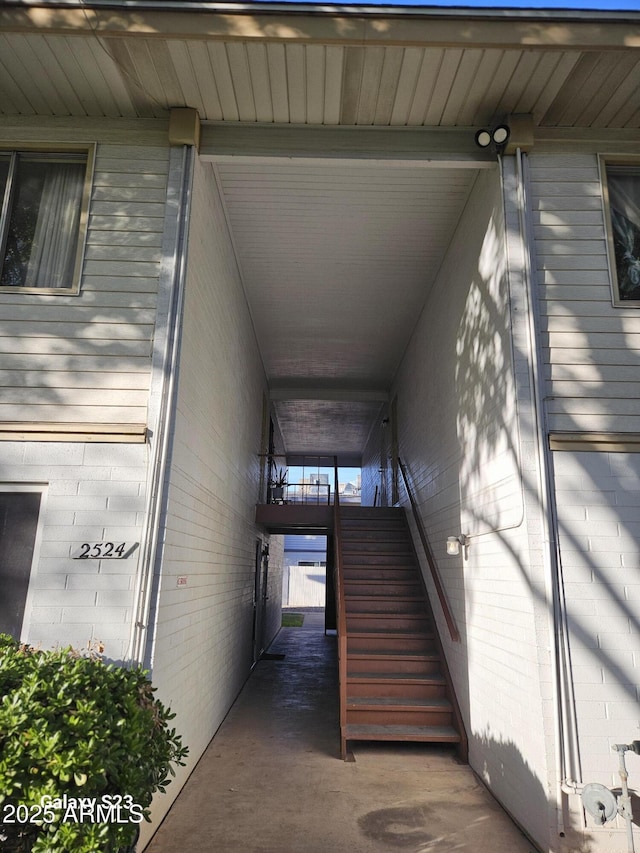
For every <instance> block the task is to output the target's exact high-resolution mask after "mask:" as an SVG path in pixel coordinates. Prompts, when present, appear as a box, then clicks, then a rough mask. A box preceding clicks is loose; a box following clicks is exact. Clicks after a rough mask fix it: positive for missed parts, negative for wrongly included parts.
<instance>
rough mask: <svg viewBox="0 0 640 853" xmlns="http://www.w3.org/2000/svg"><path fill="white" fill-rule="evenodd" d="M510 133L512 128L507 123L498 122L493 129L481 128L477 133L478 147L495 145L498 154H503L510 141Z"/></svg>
mask: <svg viewBox="0 0 640 853" xmlns="http://www.w3.org/2000/svg"><path fill="white" fill-rule="evenodd" d="M510 135H511V129H510V128H509V125H507V124H498V125H496V127H494V128H493V130H487V128H482V130H479V131H478V132H477V133H476V136H475V140H476V145H477V146H478V148H488V147H489V146H490V145H494V146H495V149H496V152H497V153H498V154H502V152H503V151H504V149H505V147H506V145H507V142H508V141H509V136H510Z"/></svg>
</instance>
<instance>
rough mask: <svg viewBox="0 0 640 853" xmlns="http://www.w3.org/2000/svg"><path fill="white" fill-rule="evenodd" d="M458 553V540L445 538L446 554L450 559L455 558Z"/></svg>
mask: <svg viewBox="0 0 640 853" xmlns="http://www.w3.org/2000/svg"><path fill="white" fill-rule="evenodd" d="M459 553H460V540H459V539H458V537H457V536H448V537H447V554H449V556H450V557H457V556H458V554H459Z"/></svg>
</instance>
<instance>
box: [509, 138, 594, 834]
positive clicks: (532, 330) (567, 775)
mask: <svg viewBox="0 0 640 853" xmlns="http://www.w3.org/2000/svg"><path fill="white" fill-rule="evenodd" d="M515 159H516V181H517V204H518V213H519V218H520V239H521V242H522V247H523V255H524V264H523V273H524V279H525V288H526V294H527V300H528V308H529V310H528V311H527V317H528V323H529V340H530V342H531V355H532V359H531V371H532V380H533V390H534V404H535V419H536V442H537V446H538V458H539V460H540V469H539V494H540V500H541V503H542V507H541V509H542V517H543V531H544V534H543V535H544V549H543V554H544V565H545V574H546V579H545V584H546V587H547V594H548V595H549V597H550V599H551V602H552V612H551V613H550V614H549V617H550V640H551V668H552V682H553V691H554V702H553V710H554V731H555V735H556V742H557V745H558V748H557V751H556V798H557V801H556V811H557V828H558V834H559V835H560V836H564V830H565V825H564V813H563V793H576V792H577V791H578V790H579V788H580V787H581V782H580V780H581V769H580V752H579V745H578V740H577V726H576V714H575V699H574V695H573V685H572V684H571V679H570V672H569V645H568V630H567V629H568V623H567V613H566V607H565V601H564V593H563V587H562V570H561V562H560V557H559V550H558V538H557V530H558V515H557V507H556V502H555V489H554V480H553V459H552V455H551V450H550V449H549V446H548V444H547V441H546V436H547V432H548V431H547V421H546V412H545V407H544V404H543V397H542V391H541V387H542V386H541V377H542V375H543V370H542V357H541V353H540V349H539V347H538V346H537V340H538V336H537V331H538V329H539V319H538V304H537V296H536V293H535V291H534V281H533V277H532V274H531V270H532V268H533V265H532V259H531V245H532V240H533V228H532V223H531V216H530V213H529V205H528V203H527V201H528V192H527V189H528V171H527V169H528V164H527V161H526V157H525V156H524V155H523V153H522V151H521V150H520V149H519V148H518V149H517V150H516V155H515Z"/></svg>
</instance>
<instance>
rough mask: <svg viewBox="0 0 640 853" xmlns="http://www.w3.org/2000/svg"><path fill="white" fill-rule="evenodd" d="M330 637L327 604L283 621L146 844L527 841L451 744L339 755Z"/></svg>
mask: <svg viewBox="0 0 640 853" xmlns="http://www.w3.org/2000/svg"><path fill="white" fill-rule="evenodd" d="M335 646H336V638H335V636H331V635H329V636H325V633H324V614H323V613H322V612H317V611H316V612H306V613H305V621H304V625H303V627H301V628H283V629H282V630H281V631H280V633H279V635H278V637H277V638H276V640H275V642H274V644H273V645H272V647H271V648H270V649H269V653H270V656H269V657H268V658H265V659H263V660H261V661H260V662H259V663H258V665H257V666H256V668H255V670H254V672H253V674H252V675H251V677H250V679H249V681H248V682H247V684H246V686H245V688H244V690H243V691H242V693H241V694H240V696H239V697H238V699H237V701H236V703H235V704H234V706H233V707H232V709H231V711H230V713H229V714H228V716H227V718H226V720H225V721H224V723H223V724H222V726H221V727H220V729H219V731H218V733H217V734H216V736H215V738H214V739H213V740H212V742H211V744H210V745H209V747H208V749H207V751H206V752H205V754H204V755H203V757H202V759H201V760H200V762H199V764H198V766H197V767H196V769H195V771H194V772H193V774H192V776H191V778H190V779H189V781H188V783H187V784H186V786H185V788H184V789H183V791H182V793H181V794H180V796H179V797H178V799H177V800H176V802H175V803H174V805H173V807H172V809H171V811H170V812H169V814H168V816H167V817H166V819H165V821H164V822H163V824H162V825H161V827H160V829H159V830H158V832H157V833H156V835H155V837H154V839H153V840H152V841H151V843H150V844H149V845H148V846H147V848H146V853H175V851H177V850H180V851H181V853H209V851H211V853H231V851H242V853H330V852H331V853H342V851H344V853H347V851H348V853H390V852H392V851H394V850H398V851H404V853H432V852H433V851H437V853H453V851H456V853H457V851H469V853H471V851H473V853H534V852H535V848H534V846H533V845H532V844H531V843H530V842H529V841H528V840H527V839H526V838H525V837H524V836H523V835H522V834H521V833H520V831H519V830H518V828H517V827H516V826H515V825H514V824H513V823H512V821H511V820H510V819H509V817H508V816H507V815H506V814H505V812H504V811H503V810H502V809H501V808H500V806H499V805H498V804H497V803H496V801H495V800H494V799H493V798H492V797H491V795H490V794H489V793H488V792H487V790H486V789H485V788H484V786H483V785H482V784H480V783H479V782H478V780H477V779H476V777H475V776H474V774H473V772H472V771H471V769H470V768H469V767H468V766H465V765H461V764H459V763H458V762H457V760H456V757H455V748H454V747H453V746H451V747H449V746H435V745H432V744H402V743H400V744H394V743H391V744H382V743H378V744H368V743H366V742H356V743H354V744H353V756H354V758H355V761H354V762H343V761H341V760H340V758H339V754H340V738H339V730H338V693H337V666H336V647H335ZM280 655H283V656H284V657H279V656H280Z"/></svg>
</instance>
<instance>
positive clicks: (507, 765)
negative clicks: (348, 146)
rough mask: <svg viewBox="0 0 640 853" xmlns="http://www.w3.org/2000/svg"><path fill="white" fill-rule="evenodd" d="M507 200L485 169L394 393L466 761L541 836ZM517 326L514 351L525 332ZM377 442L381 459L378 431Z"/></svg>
mask: <svg viewBox="0 0 640 853" xmlns="http://www.w3.org/2000/svg"><path fill="white" fill-rule="evenodd" d="M501 210H502V202H501V195H500V190H499V185H498V181H497V179H496V176H495V175H494V174H492V173H483V174H481V175H480V176H479V179H478V182H477V184H476V186H475V188H474V191H473V194H472V196H471V198H470V200H469V203H468V205H467V209H466V211H465V213H464V215H463V218H462V220H461V222H460V225H459V229H458V232H457V234H456V236H455V238H454V240H453V242H452V245H451V247H450V250H449V254H448V256H447V258H446V260H445V262H444V264H443V266H442V269H441V272H440V276H439V279H438V281H437V282H436V284H435V286H434V288H433V290H432V292H431V293H430V295H429V297H428V300H427V304H426V307H425V310H424V313H423V315H422V317H421V318H420V320H419V322H418V324H417V327H416V331H415V333H414V335H413V338H412V340H411V341H410V343H409V346H408V348H407V351H406V354H405V358H404V361H403V363H402V365H401V367H400V371H399V374H398V377H397V380H396V383H395V386H394V392H396V391H397V394H398V408H399V433H400V455H401V456H402V457H403V459H404V460H405V462H406V464H407V466H408V468H409V471H410V474H411V478H412V481H413V484H414V488H415V490H417V496H418V502H419V504H420V506H421V512H422V516H423V520H424V522H425V526H426V530H427V534H428V536H429V537H430V541H431V545H432V548H433V551H434V553H435V556H436V560H437V562H438V565H439V568H440V573H441V577H442V581H443V583H444V585H445V587H446V590H447V595H448V598H449V601H450V603H451V606H452V608H453V612H454V617H455V619H456V622H457V624H458V626H459V628H460V630H461V633H462V642H461V643H460V644H454V643H452V642H451V641H450V640H449V637H448V632H447V629H446V626H445V624H444V621H443V619H442V617H441V616H440V605H439V604H438V603H437V599H436V597H435V594H434V595H433V596H432V597H433V600H434V610H435V612H436V616H437V618H438V622H439V626H440V634H441V637H442V638H443V641H444V644H445V648H446V653H447V660H448V663H449V667H450V669H451V671H452V675H453V678H454V681H455V683H456V688H457V693H458V698H459V701H460V703H461V705H462V710H463V714H464V716H465V720H466V723H467V727H468V734H469V738H470V761H471V764H472V766H473V767H474V769H475V770H476V771H477V772H478V773H479V774H480V775H481V776H482V778H483V779H484V780H485V781H486V782H487V784H488V785H489V786H490V787H491V788H492V790H493V791H494V792H495V793H496V795H497V796H498V798H499V799H500V800H501V801H502V802H503V804H504V805H505V807H506V808H507V809H509V811H511V813H512V814H514V815H515V816H516V817H517V819H518V820H519V821H520V822H521V823H522V825H523V826H525V827H526V828H527V829H528V831H529V832H530V833H531V834H532V835H534V837H537V838H538V839H540V840H541V843H544V840H545V839H546V838H547V833H548V829H547V827H548V815H547V785H548V782H547V778H548V767H547V759H546V752H547V749H546V744H545V722H544V719H545V716H548V714H549V711H550V708H549V705H548V704H547V705H546V706H545V705H543V702H544V700H548V699H549V697H550V693H549V690H548V685H547V684H546V683H545V679H546V677H547V676H546V669H545V666H546V667H547V668H548V654H547V653H546V652H545V650H544V647H543V649H542V651H540V648H539V642H538V634H539V632H540V630H541V625H540V615H539V612H538V610H539V607H538V604H539V602H538V598H539V597H540V596H544V590H543V584H542V578H543V576H542V570H541V550H540V549H541V545H540V524H539V521H538V509H537V506H535V504H533V505H532V507H531V510H530V509H529V506H528V504H529V503H531V501H530V500H529V498H527V499H526V500H525V494H523V489H522V487H521V479H520V478H521V472H524V474H525V477H529V478H531V477H532V476H533V474H534V473H535V467H534V464H535V463H534V459H535V457H534V455H533V445H532V444H531V443H529V444H526V443H525V442H524V441H523V443H522V446H521V444H520V441H521V434H520V432H519V428H518V422H517V410H516V398H517V396H518V395H519V394H520V395H522V399H521V401H520V405H523V404H524V403H526V402H527V401H528V373H527V370H526V369H525V368H526V364H524V363H523V362H524V359H522V358H519V359H518V360H516V362H515V364H514V363H513V361H512V355H511V340H510V334H511V329H510V323H511V318H510V316H509V298H508V294H507V291H506V269H505V266H504V264H505V257H504V236H503V235H504V224H503V217H502V213H501ZM514 334H515V336H516V344H515V347H516V356H517V355H518V352H519V350H520V349H521V348H522V346H523V344H522V343H521V336H522V334H523V331H522V329H521V328H517V329H515V330H514ZM516 379H517V381H516ZM524 438H525V439H528V440H529V442H530V439H529V438H528V435H527V434H526V433H524ZM371 444H372V450H373V452H372V453H371V455H370V456H371V459H372V467H373V460H375V456H374V454H375V439H373V440H372V443H371ZM527 516H528V517H529V518H530V521H531V526H530V527H527V526H526V524H525V520H526V518H527ZM492 531H496V532H492ZM459 533H466V534H479V535H477V536H475V537H474V538H473V539H472V542H471V546H470V549H469V558H468V560H465V559H463V557H462V556H460V557H447V556H446V553H445V544H446V539H447V536H452V535H457V534H459ZM427 582H428V585H429V586H431V584H430V581H429V580H428V577H427ZM544 628H545V625H544V624H543V625H542V630H544Z"/></svg>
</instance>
